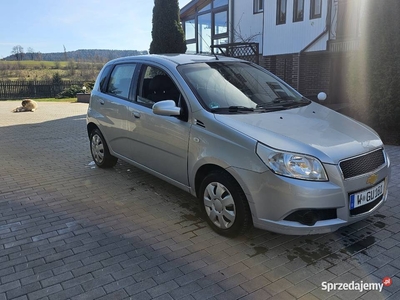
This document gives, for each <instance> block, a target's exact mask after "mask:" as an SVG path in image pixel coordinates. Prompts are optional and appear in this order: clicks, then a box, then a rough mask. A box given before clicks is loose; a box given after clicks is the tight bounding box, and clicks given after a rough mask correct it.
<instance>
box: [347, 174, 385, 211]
mask: <svg viewBox="0 0 400 300" xmlns="http://www.w3.org/2000/svg"><path fill="white" fill-rule="evenodd" d="M384 189H385V181H381V182H380V183H378V184H377V185H375V186H374V187H372V188H370V189H367V190H363V191H361V192H358V193H355V194H351V195H350V209H354V208H357V207H360V206H363V205H365V204H368V203H370V202H372V201H374V200H376V199H378V198H379V197H380V196H382V195H383V192H384Z"/></svg>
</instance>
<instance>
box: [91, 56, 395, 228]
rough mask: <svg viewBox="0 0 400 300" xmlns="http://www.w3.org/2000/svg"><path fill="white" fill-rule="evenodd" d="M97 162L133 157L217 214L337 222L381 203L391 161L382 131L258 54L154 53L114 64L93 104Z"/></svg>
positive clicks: (285, 224)
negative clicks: (318, 96)
mask: <svg viewBox="0 0 400 300" xmlns="http://www.w3.org/2000/svg"><path fill="white" fill-rule="evenodd" d="M87 131H88V135H89V139H90V149H91V153H92V156H93V159H94V162H95V163H96V164H97V166H99V167H101V168H106V167H113V166H114V165H115V164H116V162H117V159H121V160H124V161H126V162H128V163H130V164H132V165H134V166H136V167H139V168H141V169H143V170H145V171H147V172H149V173H151V174H153V175H155V176H157V177H160V178H162V179H164V180H166V181H167V182H169V183H171V184H173V185H175V186H177V187H179V188H181V189H183V190H185V191H187V192H189V193H191V194H192V195H194V196H196V197H197V198H198V199H199V202H200V207H201V209H202V211H203V212H204V216H205V218H206V220H207V222H208V223H209V225H210V226H211V227H212V229H214V230H215V231H216V232H218V233H220V234H222V235H226V236H234V235H237V234H240V233H243V232H244V231H245V230H246V229H248V228H249V227H250V226H252V225H254V226H255V227H257V228H261V229H265V230H270V231H274V232H279V233H284V234H317V233H326V232H331V231H335V230H337V229H338V228H340V227H342V226H346V225H348V224H351V223H354V222H357V221H359V220H362V219H364V218H366V217H368V216H369V215H371V214H373V213H374V212H375V211H376V210H378V209H379V208H380V207H381V206H382V205H383V203H384V202H385V201H386V198H387V193H388V190H387V186H388V181H389V176H390V161H389V158H388V156H387V153H386V151H385V147H384V145H383V143H382V141H381V139H380V138H379V136H378V135H377V133H376V132H375V131H373V130H372V129H371V128H369V127H367V126H366V125H363V124H361V123H359V122H357V121H355V120H353V119H350V118H348V117H346V116H344V115H341V114H339V113H337V112H335V111H333V110H330V109H328V108H326V107H324V106H322V105H320V104H318V103H315V102H313V101H310V100H309V99H307V98H305V97H303V96H302V95H300V94H299V93H298V92H297V91H295V90H294V89H293V88H291V87H290V86H289V85H288V84H286V83H285V82H283V81H282V80H280V79H279V78H277V77H276V76H274V75H273V74H271V73H270V72H268V71H266V70H265V69H263V68H261V67H260V66H258V65H255V64H252V63H249V62H246V61H242V60H238V59H233V58H226V57H217V56H197V55H184V54H181V55H147V56H135V57H126V58H120V59H116V60H112V61H110V62H108V63H107V64H105V66H104V67H103V69H102V70H101V72H100V73H99V76H98V78H97V80H96V83H95V85H94V88H93V91H92V93H91V98H90V104H89V108H88V112H87Z"/></svg>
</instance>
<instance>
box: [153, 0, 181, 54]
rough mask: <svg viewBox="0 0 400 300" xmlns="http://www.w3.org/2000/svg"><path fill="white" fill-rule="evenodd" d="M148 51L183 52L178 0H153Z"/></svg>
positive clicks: (154, 52) (156, 52)
mask: <svg viewBox="0 0 400 300" xmlns="http://www.w3.org/2000/svg"><path fill="white" fill-rule="evenodd" d="M151 35H152V38H153V40H152V42H151V44H150V53H152V54H160V53H185V52H186V42H185V38H184V33H183V29H182V25H181V22H180V17H179V3H178V0H154V8H153V30H152V32H151Z"/></svg>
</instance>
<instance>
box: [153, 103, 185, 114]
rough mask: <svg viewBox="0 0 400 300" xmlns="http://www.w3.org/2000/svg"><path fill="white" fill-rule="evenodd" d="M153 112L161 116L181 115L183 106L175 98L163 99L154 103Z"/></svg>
mask: <svg viewBox="0 0 400 300" xmlns="http://www.w3.org/2000/svg"><path fill="white" fill-rule="evenodd" d="M153 113H154V114H156V115H160V116H180V115H181V108H180V107H177V106H176V104H175V101H173V100H163V101H159V102H157V103H154V105H153Z"/></svg>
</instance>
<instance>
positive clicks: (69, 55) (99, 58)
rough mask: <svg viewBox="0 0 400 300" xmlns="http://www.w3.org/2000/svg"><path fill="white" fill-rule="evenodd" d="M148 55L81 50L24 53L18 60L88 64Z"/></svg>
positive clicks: (14, 57)
mask: <svg viewBox="0 0 400 300" xmlns="http://www.w3.org/2000/svg"><path fill="white" fill-rule="evenodd" d="M144 54H148V52H147V51H146V50H144V51H138V50H102V49H81V50H76V51H66V52H54V53H40V52H32V53H22V55H20V56H21V57H20V59H18V60H38V61H42V60H43V61H67V60H75V61H87V62H103V61H109V60H111V59H114V58H118V57H124V56H132V55H144ZM3 60H8V61H12V60H17V57H16V55H10V56H7V57H5V58H3Z"/></svg>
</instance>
